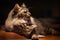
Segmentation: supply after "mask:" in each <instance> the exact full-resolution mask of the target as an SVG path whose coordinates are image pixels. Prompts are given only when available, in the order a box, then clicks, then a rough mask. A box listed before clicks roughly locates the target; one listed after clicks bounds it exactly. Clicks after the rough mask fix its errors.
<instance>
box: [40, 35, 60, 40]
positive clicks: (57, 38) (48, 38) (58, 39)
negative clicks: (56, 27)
mask: <svg viewBox="0 0 60 40" xmlns="http://www.w3.org/2000/svg"><path fill="white" fill-rule="evenodd" d="M39 40H60V36H57V35H49V36H46V37H44V38H39Z"/></svg>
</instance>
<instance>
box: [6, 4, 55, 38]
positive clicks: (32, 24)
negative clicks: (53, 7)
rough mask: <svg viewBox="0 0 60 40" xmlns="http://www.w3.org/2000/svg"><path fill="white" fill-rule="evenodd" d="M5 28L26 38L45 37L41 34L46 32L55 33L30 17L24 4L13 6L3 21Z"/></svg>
mask: <svg viewBox="0 0 60 40" xmlns="http://www.w3.org/2000/svg"><path fill="white" fill-rule="evenodd" d="M5 28H6V30H7V31H9V32H15V33H17V34H20V35H23V36H25V37H27V38H38V37H40V36H41V37H45V36H43V35H46V34H47V33H52V34H54V33H55V31H54V30H53V29H52V28H49V27H45V26H43V25H42V23H41V22H40V21H39V20H38V19H36V18H34V17H32V15H31V13H30V12H29V10H28V8H27V7H26V5H25V4H22V5H21V6H19V5H18V4H16V5H15V6H14V8H13V9H12V10H11V11H10V13H9V14H8V17H7V19H6V21H5ZM41 34H42V35H41Z"/></svg>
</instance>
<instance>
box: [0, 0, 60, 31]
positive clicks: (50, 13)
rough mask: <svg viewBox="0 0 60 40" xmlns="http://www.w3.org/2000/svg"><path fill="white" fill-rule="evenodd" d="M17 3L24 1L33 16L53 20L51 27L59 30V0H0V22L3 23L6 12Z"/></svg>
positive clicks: (20, 3)
mask: <svg viewBox="0 0 60 40" xmlns="http://www.w3.org/2000/svg"><path fill="white" fill-rule="evenodd" d="M16 3H18V4H19V5H22V3H25V4H26V6H27V8H28V9H29V10H30V12H31V14H32V16H33V17H35V18H38V19H43V20H46V21H47V20H53V22H52V23H51V27H52V28H54V29H56V30H58V31H60V19H59V18H60V1H59V0H0V24H1V25H4V22H5V19H6V18H7V15H8V13H9V12H10V10H11V9H12V8H13V7H14V5H15V4H16Z"/></svg>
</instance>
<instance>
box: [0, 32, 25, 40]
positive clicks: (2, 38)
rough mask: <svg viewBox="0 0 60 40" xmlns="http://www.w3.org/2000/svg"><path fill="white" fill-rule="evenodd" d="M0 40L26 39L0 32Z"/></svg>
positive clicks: (11, 33) (10, 33)
mask: <svg viewBox="0 0 60 40" xmlns="http://www.w3.org/2000/svg"><path fill="white" fill-rule="evenodd" d="M0 40H26V38H25V37H23V36H20V35H18V34H16V33H13V32H5V31H0Z"/></svg>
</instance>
